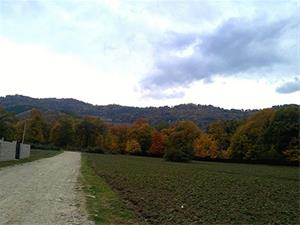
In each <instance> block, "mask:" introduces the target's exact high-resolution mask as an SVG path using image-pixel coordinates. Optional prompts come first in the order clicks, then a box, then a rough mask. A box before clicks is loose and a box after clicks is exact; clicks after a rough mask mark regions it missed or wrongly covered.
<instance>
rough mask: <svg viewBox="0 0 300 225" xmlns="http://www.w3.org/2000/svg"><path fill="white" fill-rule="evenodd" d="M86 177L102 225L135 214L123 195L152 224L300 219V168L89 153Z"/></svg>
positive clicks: (93, 210)
mask: <svg viewBox="0 0 300 225" xmlns="http://www.w3.org/2000/svg"><path fill="white" fill-rule="evenodd" d="M83 177H84V179H85V185H86V186H87V187H89V189H88V190H86V191H87V193H88V194H89V195H92V196H95V197H92V198H90V197H87V199H88V207H89V211H90V213H91V214H92V215H94V216H93V217H94V219H95V220H96V221H97V222H98V224H101V222H103V223H104V221H106V218H124V219H125V221H126V219H128V218H131V216H130V217H128V215H131V214H130V213H128V212H127V211H126V213H124V214H123V212H124V209H123V206H122V204H121V203H119V202H118V200H117V199H116V198H117V197H118V196H120V198H121V200H122V202H123V204H125V205H126V207H127V208H128V209H130V210H131V211H132V212H134V214H135V215H136V216H137V217H139V218H143V220H144V221H145V222H147V223H149V224H168V225H173V224H174V225H175V224H299V223H300V217H299V215H300V210H299V169H298V168H297V167H287V166H266V165H248V164H237V163H220V162H195V161H193V162H192V163H189V164H184V163H171V162H164V161H163V160H162V159H159V158H149V157H138V156H131V157H129V156H121V155H99V154H87V153H86V154H84V155H83ZM104 181H106V182H107V183H108V184H109V186H110V187H111V188H112V190H114V191H115V192H116V193H117V194H114V193H113V192H112V191H111V190H110V188H109V187H108V186H107V185H106V184H105V183H104ZM95 214H97V216H95ZM107 221H109V222H112V223H113V222H116V224H118V223H117V222H118V220H116V221H114V220H110V219H108V220H107ZM107 224H110V223H107ZM121 224H123V223H121ZM124 224H128V223H124Z"/></svg>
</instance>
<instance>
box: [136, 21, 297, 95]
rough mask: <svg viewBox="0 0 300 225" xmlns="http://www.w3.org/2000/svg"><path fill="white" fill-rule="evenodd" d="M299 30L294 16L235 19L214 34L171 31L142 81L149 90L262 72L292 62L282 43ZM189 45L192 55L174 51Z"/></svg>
mask: <svg viewBox="0 0 300 225" xmlns="http://www.w3.org/2000/svg"><path fill="white" fill-rule="evenodd" d="M297 29H299V23H298V21H297V22H295V20H294V19H293V18H290V19H285V20H280V21H277V22H272V23H268V22H266V21H260V20H258V19H257V20H253V21H247V20H243V19H240V18H235V19H230V20H227V21H226V22H225V23H223V24H222V25H220V26H219V27H218V28H217V29H216V30H215V31H214V32H212V33H210V34H204V35H203V34H202V35H197V34H179V33H167V34H166V38H163V41H162V42H161V43H158V44H157V46H156V47H157V48H159V49H160V50H159V51H157V54H156V55H155V58H156V60H155V65H154V68H153V70H152V71H150V72H149V73H148V74H147V76H146V78H145V79H144V80H142V81H141V83H140V84H141V86H142V87H143V88H144V89H148V90H156V89H167V88H170V87H176V86H188V85H189V84H190V83H192V82H194V81H196V80H210V79H211V78H212V77H213V76H214V75H223V76H229V75H234V74H238V73H245V72H248V73H249V72H259V71H260V70H264V69H266V68H271V67H272V66H275V65H276V66H277V65H286V64H289V63H290V62H289V59H287V58H286V57H285V55H284V54H283V53H282V51H283V50H282V49H281V47H280V43H281V42H282V41H284V35H285V34H286V33H287V32H288V33H289V34H292V35H293V34H295V32H296V30H297ZM170 36H171V37H170ZM166 40H167V43H166ZM188 46H193V50H194V52H193V53H192V54H191V55H189V56H185V57H182V56H177V55H174V54H172V52H174V51H181V50H182V49H183V48H186V47H188ZM285 51H286V50H285Z"/></svg>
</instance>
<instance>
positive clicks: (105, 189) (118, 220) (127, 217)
mask: <svg viewBox="0 0 300 225" xmlns="http://www.w3.org/2000/svg"><path fill="white" fill-rule="evenodd" d="M80 180H81V184H82V185H83V190H84V192H85V194H86V206H87V210H88V213H89V219H91V220H93V221H94V222H95V224H96V225H99V224H106V225H107V224H114V225H117V224H128V225H129V224H143V223H138V222H137V221H138V220H137V218H135V215H134V214H133V212H131V211H129V210H128V209H126V208H125V206H124V204H123V203H122V202H121V201H120V199H119V197H118V195H117V194H116V193H115V192H114V191H112V190H111V188H110V187H109V186H108V185H107V184H106V182H105V181H104V180H103V179H102V178H100V177H99V176H98V175H97V174H96V173H95V171H94V168H93V167H92V164H91V161H90V160H89V158H88V156H87V154H86V153H82V157H81V178H80Z"/></svg>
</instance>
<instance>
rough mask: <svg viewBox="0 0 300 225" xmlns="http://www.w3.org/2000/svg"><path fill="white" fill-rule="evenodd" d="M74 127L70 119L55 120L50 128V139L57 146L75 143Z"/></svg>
mask: <svg viewBox="0 0 300 225" xmlns="http://www.w3.org/2000/svg"><path fill="white" fill-rule="evenodd" d="M74 135H75V132H74V128H73V123H72V121H71V120H70V119H67V118H62V119H60V120H58V121H55V122H54V124H53V125H52V127H51V130H50V141H51V143H53V144H54V145H55V146H58V147H67V146H73V145H74Z"/></svg>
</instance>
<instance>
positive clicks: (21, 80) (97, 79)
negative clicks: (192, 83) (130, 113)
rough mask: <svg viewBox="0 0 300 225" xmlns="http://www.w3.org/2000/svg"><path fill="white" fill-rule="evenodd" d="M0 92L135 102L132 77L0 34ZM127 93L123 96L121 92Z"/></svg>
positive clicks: (94, 100) (107, 101)
mask: <svg viewBox="0 0 300 225" xmlns="http://www.w3.org/2000/svg"><path fill="white" fill-rule="evenodd" d="M0 49H1V51H0V62H1V67H0V75H1V89H0V95H1V96H4V95H8V94H16V93H18V94H24V95H29V96H33V97H40V98H41V97H65V98H77V99H80V100H85V101H89V102H92V103H95V104H96V103H99V104H109V103H121V102H125V101H126V102H127V103H128V104H133V103H135V100H136V97H135V96H134V95H135V93H134V89H133V84H134V83H135V80H134V79H135V78H134V77H130V75H127V76H119V75H118V74H117V73H116V72H113V71H101V70H100V69H99V68H98V67H96V66H95V65H92V64H86V63H83V62H82V61H81V60H80V59H79V58H77V57H75V56H70V55H68V56H64V55H61V54H58V53H55V52H51V51H49V50H48V49H46V48H43V47H40V46H36V45H29V44H26V45H24V44H17V43H14V42H11V41H9V40H7V39H4V38H1V37H0ZM121 93H126V95H124V94H121Z"/></svg>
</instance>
